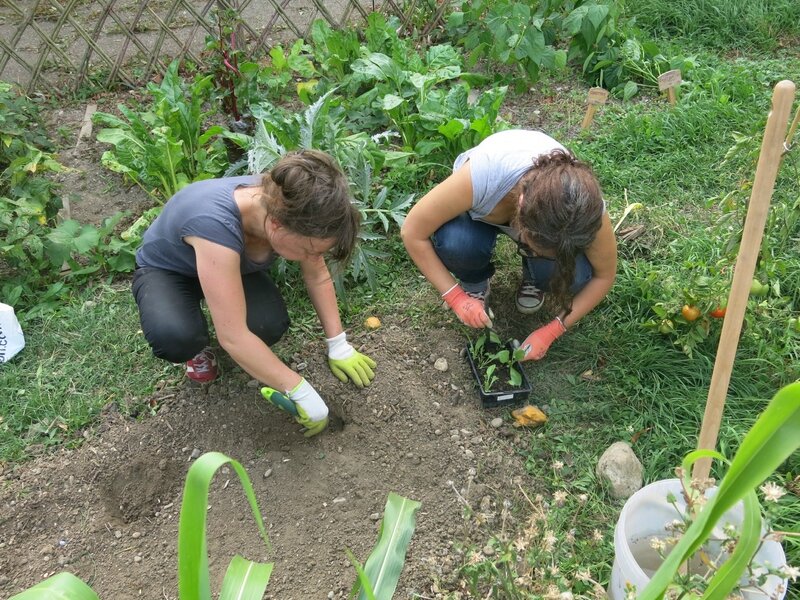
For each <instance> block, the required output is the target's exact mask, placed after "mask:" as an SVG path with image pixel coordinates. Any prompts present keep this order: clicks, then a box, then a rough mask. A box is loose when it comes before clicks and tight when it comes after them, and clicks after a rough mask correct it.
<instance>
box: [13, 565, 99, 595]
mask: <svg viewBox="0 0 800 600" xmlns="http://www.w3.org/2000/svg"><path fill="white" fill-rule="evenodd" d="M9 600H99V598H98V596H97V594H95V593H94V591H93V590H92V588H90V587H89V586H88V585H86V584H85V583H84V582H83V581H81V580H80V579H78V578H77V577H75V575H73V574H72V573H67V572H64V573H59V574H58V575H53V576H52V577H48V578H47V579H45V580H44V581H42V582H40V583H37V584H36V585H35V586H33V587H32V588H29V589H27V590H25V591H24V592H21V593H19V594H17V595H16V596H11V598H10V599H9Z"/></svg>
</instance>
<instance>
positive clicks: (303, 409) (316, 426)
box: [261, 379, 328, 437]
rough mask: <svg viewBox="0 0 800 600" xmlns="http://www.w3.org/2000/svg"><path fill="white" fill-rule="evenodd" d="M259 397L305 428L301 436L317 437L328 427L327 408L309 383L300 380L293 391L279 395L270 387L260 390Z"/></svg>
mask: <svg viewBox="0 0 800 600" xmlns="http://www.w3.org/2000/svg"><path fill="white" fill-rule="evenodd" d="M261 395H262V396H264V398H265V399H266V400H267V401H269V402H270V403H271V404H274V405H275V406H277V407H278V408H280V409H281V410H284V411H286V412H288V413H289V414H291V415H292V416H293V417H294V420H295V421H297V422H298V423H300V425H302V426H303V427H304V428H305V431H304V432H303V435H305V436H306V437H311V436H314V435H317V434H318V433H319V432H320V431H322V430H323V429H325V427H326V426H327V425H328V406H327V405H326V404H325V401H324V400H323V399H322V396H320V395H319V394H318V393H317V390H315V389H314V388H313V387H312V386H311V384H310V383H308V382H307V381H306V380H305V379H301V380H300V383H298V384H297V385H296V386H295V387H294V389H292V390H289V391H287V392H285V393H281V392H279V391H277V390H276V389H274V388H271V387H263V388H261Z"/></svg>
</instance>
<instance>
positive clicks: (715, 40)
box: [625, 0, 800, 52]
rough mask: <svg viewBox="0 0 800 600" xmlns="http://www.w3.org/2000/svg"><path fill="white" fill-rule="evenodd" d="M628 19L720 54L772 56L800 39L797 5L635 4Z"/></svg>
mask: <svg viewBox="0 0 800 600" xmlns="http://www.w3.org/2000/svg"><path fill="white" fill-rule="evenodd" d="M625 14H626V15H627V16H631V17H635V19H636V24H637V25H638V26H639V27H641V28H642V29H644V30H646V31H648V32H650V33H651V34H653V35H654V36H656V37H658V38H665V39H669V38H675V37H680V38H684V39H685V40H686V41H687V42H689V43H693V44H701V45H704V46H707V47H710V48H715V49H718V50H722V51H732V52H741V51H754V50H758V51H773V50H775V49H777V48H780V47H782V46H783V47H791V45H792V44H795V45H796V43H797V40H798V38H799V37H800V5H799V4H798V3H797V2H795V1H794V0H674V1H672V2H664V1H663V0H637V1H636V2H627V3H626V6H625Z"/></svg>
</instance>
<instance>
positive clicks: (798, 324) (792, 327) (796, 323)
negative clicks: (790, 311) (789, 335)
mask: <svg viewBox="0 0 800 600" xmlns="http://www.w3.org/2000/svg"><path fill="white" fill-rule="evenodd" d="M789 331H794V332H795V333H800V319H795V318H791V319H789Z"/></svg>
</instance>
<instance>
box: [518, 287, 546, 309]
mask: <svg viewBox="0 0 800 600" xmlns="http://www.w3.org/2000/svg"><path fill="white" fill-rule="evenodd" d="M542 304H544V292H543V291H542V290H540V289H539V288H537V287H536V284H535V283H533V282H532V281H524V280H523V281H522V283H520V284H519V289H517V310H518V311H519V312H521V313H522V314H524V315H532V314H533V313H535V312H536V311H538V310H539V309H540V308H542Z"/></svg>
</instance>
